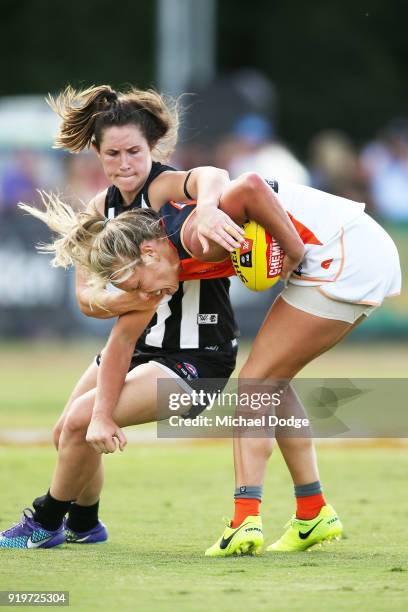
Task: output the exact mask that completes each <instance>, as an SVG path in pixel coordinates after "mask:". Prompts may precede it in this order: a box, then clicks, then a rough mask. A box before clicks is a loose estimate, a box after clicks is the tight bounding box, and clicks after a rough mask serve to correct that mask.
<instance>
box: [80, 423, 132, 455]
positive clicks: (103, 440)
mask: <svg viewBox="0 0 408 612" xmlns="http://www.w3.org/2000/svg"><path fill="white" fill-rule="evenodd" d="M86 441H87V443H88V444H89V446H91V448H93V449H94V451H96V452H97V453H99V454H103V453H106V454H107V453H114V452H115V451H116V450H117V449H118V448H119V449H120V450H121V451H123V450H124V448H125V446H126V444H127V440H126V436H125V434H124V433H123V431H122V430H121V429H120V427H118V426H117V425H116V423H115V422H114V421H113V420H112V419H111V418H109V417H102V416H97V417H92V419H91V422H90V423H89V427H88V431H87V432H86Z"/></svg>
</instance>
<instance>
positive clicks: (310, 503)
mask: <svg viewBox="0 0 408 612" xmlns="http://www.w3.org/2000/svg"><path fill="white" fill-rule="evenodd" d="M325 505H326V500H325V499H324V497H323V493H317V494H316V495H307V496H306V497H297V498H296V518H298V519H304V520H306V521H308V520H310V519H312V518H315V516H317V515H318V514H319V512H320V510H321V508H322V507H323V506H325Z"/></svg>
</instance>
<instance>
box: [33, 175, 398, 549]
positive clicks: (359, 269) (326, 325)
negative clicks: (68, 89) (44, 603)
mask: <svg viewBox="0 0 408 612" xmlns="http://www.w3.org/2000/svg"><path fill="white" fill-rule="evenodd" d="M276 193H279V194H280V200H279V199H278V197H277V196H276ZM281 202H282V204H281ZM220 206H221V208H222V209H223V210H224V212H226V213H227V214H229V216H230V217H232V218H233V219H234V220H235V222H237V223H243V222H244V221H245V220H246V219H249V218H253V219H255V220H256V221H257V222H259V223H261V224H262V225H263V226H264V227H266V228H267V229H268V231H269V232H270V233H271V234H273V235H274V236H276V237H277V238H278V240H279V242H280V243H281V244H282V246H283V248H284V249H285V250H287V252H289V253H290V259H291V261H292V264H293V265H295V264H296V262H297V261H298V260H299V259H302V262H301V267H299V268H297V270H296V273H295V275H294V276H292V277H291V282H290V286H289V287H287V288H286V289H285V290H284V291H283V293H282V295H281V297H280V298H278V300H277V301H276V302H275V304H274V305H273V306H272V308H271V311H270V313H269V314H268V316H267V318H266V320H265V322H264V324H263V326H262V328H261V330H260V332H259V334H258V335H257V338H256V340H255V342H254V346H253V348H252V350H251V353H250V355H249V357H248V360H247V363H246V364H245V366H244V368H243V369H242V371H241V374H240V378H241V381H242V382H243V384H245V381H246V380H250V381H254V380H256V381H260V382H262V381H266V380H267V381H273V380H275V381H276V387H275V388H279V387H281V386H282V385H283V384H286V385H287V382H288V381H290V380H291V378H293V376H294V375H295V374H296V373H297V372H298V371H299V370H300V369H301V367H303V365H305V364H306V363H308V362H309V361H310V360H311V359H312V358H313V357H315V356H317V355H319V354H321V353H322V352H324V351H326V350H328V349H329V348H331V346H334V344H336V343H337V342H339V341H340V340H341V339H342V338H343V337H344V336H345V335H346V334H347V333H348V332H349V331H350V330H351V329H353V327H355V326H356V325H357V324H358V323H359V322H360V321H361V320H362V319H363V318H364V317H365V316H368V315H369V314H370V312H371V311H372V309H373V308H374V307H375V306H376V305H378V304H379V303H381V301H382V300H383V299H384V297H386V296H389V295H394V294H396V293H398V292H399V288H400V270H399V261H398V254H397V251H396V249H395V245H394V244H393V242H392V240H391V239H390V238H389V236H388V235H387V234H386V233H385V232H384V230H382V228H381V227H380V226H379V225H378V224H376V223H375V222H374V221H373V220H372V219H371V218H370V217H368V216H367V215H366V214H365V213H364V211H363V206H362V205H359V204H357V203H354V202H351V201H347V200H343V199H340V198H337V197H334V196H328V195H327V194H323V193H322V192H318V191H316V190H313V189H310V188H305V187H299V186H293V185H289V184H278V183H277V182H276V181H269V185H268V184H267V182H266V181H264V180H263V179H261V178H260V177H258V176H257V175H251V174H249V175H246V176H243V177H241V178H240V179H238V180H237V181H234V182H232V183H231V186H230V187H229V188H228V189H227V190H226V191H225V193H224V194H223V196H222V198H221V204H220ZM283 206H284V207H285V208H283ZM285 209H286V210H285ZM30 212H32V213H33V214H35V215H37V216H39V217H41V218H42V219H43V220H44V221H45V222H47V223H48V225H49V226H50V227H53V228H54V229H58V228H59V232H60V234H61V235H62V236H63V237H62V238H61V240H60V241H57V242H56V243H54V245H51V247H50V248H51V249H52V250H54V251H55V252H56V257H55V264H56V265H67V264H70V263H76V264H77V265H80V266H82V267H83V268H87V269H88V270H89V272H90V273H92V274H93V275H94V284H95V287H96V290H97V289H98V287H99V286H105V285H106V283H107V282H108V281H111V282H113V283H115V284H116V285H117V286H119V287H120V288H121V289H124V290H125V291H132V290H134V289H141V290H143V291H145V292H147V293H156V292H161V293H168V294H172V293H174V291H175V290H176V287H177V281H178V278H181V279H183V278H194V277H200V276H201V277H204V276H205V275H207V278H208V277H213V276H214V275H218V276H222V275H228V274H231V263H230V260H229V259H225V255H226V252H225V251H221V250H220V247H219V246H218V245H215V244H211V245H210V248H209V250H208V252H207V253H206V254H204V253H203V248H202V245H201V244H200V241H199V239H198V234H197V223H196V218H195V214H194V213H195V207H194V206H188V205H187V206H181V207H179V206H177V205H174V204H166V205H165V206H164V207H162V209H161V211H160V217H158V216H157V215H155V214H154V213H152V212H147V211H146V212H145V211H140V212H139V211H138V212H133V213H132V212H129V213H125V214H122V215H120V216H119V217H117V218H116V219H112V220H111V221H109V220H108V221H106V220H105V219H104V218H103V216H102V215H100V214H93V215H92V214H85V215H84V214H80V215H79V216H78V217H76V218H75V217H72V214H71V213H72V211H70V209H69V208H67V207H66V206H65V205H64V204H62V203H61V202H59V201H58V200H56V199H55V198H54V199H53V198H50V199H49V200H48V202H47V212H46V213H39V212H38V211H35V210H33V209H30ZM288 220H290V221H289V222H290V224H291V225H292V228H293V227H294V228H296V230H297V231H296V234H297V237H298V239H297V240H296V239H293V235H292V232H291V231H290V229H289V226H288ZM160 221H161V222H160ZM70 224H71V229H70V231H69V232H67V231H66V230H63V231H61V228H64V227H65V228H67V227H68V226H69V225H70ZM166 238H167V239H166ZM363 254H364V255H365V256H366V257H369V259H370V262H371V264H372V266H373V268H374V269H375V274H374V273H372V272H371V271H370V270H366V265H365V262H364V261H363V262H362V259H363V257H362V255H363ZM203 260H204V261H205V260H207V261H206V263H205V264H204V265H203V264H201V265H200V264H199V262H200V261H203ZM214 262H215V263H214ZM330 268H332V270H330ZM320 270H321V271H320ZM307 283H308V284H307ZM322 285H323V286H324V287H325V288H324V289H322ZM94 290H95V289H94ZM329 296H330V297H329ZM134 316H135V315H134V314H130V315H125V316H123V317H121V318H120V319H119V321H118V323H117V324H116V326H115V328H114V330H113V332H112V334H111V337H110V339H109V342H108V345H107V347H106V351H105V353H104V356H103V359H102V363H101V368H100V378H99V380H98V388H97V390H96V393H95V392H93V394H92V396H88V397H87V398H85V400H84V399H83V400H82V402H81V403H80V405H79V406H76V407H72V408H71V410H70V412H69V414H68V416H67V418H66V420H65V424H64V428H63V434H62V438H61V452H60V453H59V460H58V464H57V469H56V473H55V475H54V480H53V483H52V487H51V495H52V497H53V498H54V499H57V500H60V499H66V498H67V497H68V498H69V499H73V498H75V497H76V495H78V492H79V491H80V490H81V487H83V486H84V483H85V482H86V481H87V479H88V480H89V479H90V478H92V474H93V473H95V472H96V471H97V469H98V465H99V458H98V455H97V454H95V453H94V454H92V450H91V449H93V450H94V451H96V453H108V452H114V451H115V450H116V447H117V444H118V446H119V447H120V448H123V446H124V444H125V442H126V440H125V437H124V435H123V433H122V432H121V430H120V427H121V426H123V425H128V424H131V423H135V422H136V416H135V409H134V407H133V406H132V403H133V404H135V400H134V398H131V397H130V393H129V394H128V395H126V393H125V391H126V385H125V387H124V388H123V389H122V387H123V382H124V379H125V374H126V372H127V369H128V366H129V361H130V359H131V355H132V349H133V346H134V342H135V339H136V337H135V334H136V333H137V331H135V330H136V327H135V326H134V325H133V324H132V317H134ZM251 384H253V383H251ZM270 384H271V383H270ZM125 400H126V401H125ZM283 408H284V409H285V410H286V411H287V410H288V409H290V410H291V414H292V413H295V414H296V415H302V414H304V412H303V409H302V407H301V405H300V403H299V400H298V398H297V397H296V395H295V393H294V392H293V390H292V389H291V388H290V387H287V388H286V396H285V402H284V405H283ZM144 414H145V416H146V418H147V419H148V420H151V419H152V418H154V415H153V414H152V413H150V414H148V415H147V414H146V413H144ZM155 416H156V417H157V415H155ZM137 422H140V421H137ZM86 432H87V433H86ZM85 435H86V440H87V441H88V444H89V447H91V449H90V448H89V447H87V446H86V444H85V441H84V438H85ZM115 438H117V440H118V442H116V440H115ZM279 445H280V447H281V449H282V451H283V453H284V456H285V458H286V461H287V464H288V467H289V469H290V471H291V474H292V477H293V479H294V482H295V492H296V498H297V513H296V517H295V518H294V519H293V520H292V521H291V524H290V527H289V529H288V531H287V532H285V534H284V535H283V536H282V538H280V540H278V542H276V543H275V544H272V545H271V546H270V547H269V549H270V550H272V551H276V550H303V549H305V548H307V547H309V546H311V545H313V544H314V543H316V542H318V541H322V540H324V539H327V538H331V537H334V536H337V535H340V534H341V530H342V528H341V524H340V521H339V519H338V517H337V515H336V513H335V511H334V509H333V508H332V507H331V506H329V505H327V504H326V503H325V499H324V497H323V495H322V492H321V487H320V482H319V478H318V473H317V467H316V463H315V461H314V453H313V447H312V442H311V440H310V437H308V436H306V437H304V438H293V437H290V436H289V437H285V436H281V437H280V438H279ZM234 451H235V467H236V485H237V490H236V494H235V500H236V512H235V516H234V519H233V521H232V523H231V524H230V525H229V526H227V527H226V530H225V531H224V534H223V536H222V537H221V538H220V540H218V541H217V542H216V544H214V545H213V546H212V547H211V548H209V549H208V550H207V552H206V554H207V555H208V556H226V555H230V554H233V553H242V552H243V553H245V552H255V551H257V550H258V549H259V548H260V546H261V545H262V525H261V520H260V517H259V503H260V499H261V495H262V482H263V478H264V473H265V467H266V462H267V459H268V457H269V454H270V452H271V439H270V438H268V437H264V438H255V439H254V438H249V437H246V436H237V437H236V438H235V439H234ZM88 457H89V458H88ZM92 458H93V461H91V459H92ZM85 465H86V467H84V466H85Z"/></svg>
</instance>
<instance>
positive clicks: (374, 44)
mask: <svg viewBox="0 0 408 612" xmlns="http://www.w3.org/2000/svg"><path fill="white" fill-rule="evenodd" d="M191 1H192V2H194V0H191ZM0 7H1V24H0V34H1V36H0V66H1V73H2V76H3V78H2V80H1V82H0V95H14V94H27V93H30V94H31V93H33V94H35V93H40V94H44V93H46V92H48V91H57V90H59V89H60V88H61V87H63V86H64V85H65V84H66V83H73V84H76V85H80V84H83V85H89V84H91V83H111V84H112V85H114V86H120V85H123V84H124V83H137V84H138V85H139V86H142V87H144V86H148V85H151V84H154V83H155V71H156V66H155V10H156V3H155V2H154V0H139V1H137V2H135V1H134V0H122V2H120V3H117V2H114V1H112V0H70V1H69V2H67V1H66V0H38V2H32V0H18V1H17V2H16V1H15V0H0ZM407 17H408V3H407V2H405V1H404V0H392V1H391V2H387V1H386V0H365V1H363V0H351V1H350V0H330V1H329V2H328V1H327V0H310V1H309V2H302V1H299V0H297V1H296V0H295V1H294V2H286V1H285V0H253V1H252V2H248V0H219V1H218V10H217V63H218V66H217V70H218V73H219V74H226V73H228V72H229V71H231V70H237V69H239V68H242V67H249V66H252V67H256V68H257V69H258V70H260V71H262V72H263V73H264V74H265V75H266V76H267V77H268V78H269V79H271V81H272V82H273V83H274V85H275V87H276V91H277V125H278V133H280V134H282V136H283V137H284V138H285V140H286V141H288V142H290V143H291V144H292V145H293V146H295V147H296V148H298V149H302V148H303V146H304V143H306V142H307V141H308V140H309V139H310V137H311V136H312V135H313V134H314V133H316V131H318V130H320V129H324V128H327V127H333V126H335V127H337V128H340V129H342V128H343V129H345V130H346V131H347V132H348V133H349V134H350V135H351V136H353V137H354V138H355V139H356V140H357V141H359V140H360V141H363V140H365V139H367V138H370V137H372V135H373V133H375V132H376V131H377V129H378V128H379V127H381V126H382V125H384V124H385V123H386V122H387V121H389V120H390V119H391V118H393V117H395V116H403V115H405V114H406V113H407V111H406V107H407V102H408V81H407V69H408V42H407V36H406V23H407Z"/></svg>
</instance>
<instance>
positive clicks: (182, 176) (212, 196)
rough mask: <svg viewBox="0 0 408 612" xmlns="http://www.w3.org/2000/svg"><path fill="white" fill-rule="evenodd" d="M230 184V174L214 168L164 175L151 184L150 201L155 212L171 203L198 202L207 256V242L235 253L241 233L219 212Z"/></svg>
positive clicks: (199, 227)
mask: <svg viewBox="0 0 408 612" xmlns="http://www.w3.org/2000/svg"><path fill="white" fill-rule="evenodd" d="M229 184H230V180H229V175H228V172H227V171H226V170H221V169H220V168H213V167H211V166H203V167H200V168H194V169H193V170H190V171H188V172H184V171H175V172H173V171H172V172H163V173H162V174H160V175H159V176H158V177H157V179H156V180H154V181H153V182H152V184H151V186H150V188H149V199H150V202H151V204H152V207H153V208H154V209H155V210H159V209H160V208H161V206H163V204H165V203H166V202H168V201H169V200H174V201H179V202H180V201H184V200H196V201H197V218H196V223H197V236H198V239H199V240H200V243H201V244H202V246H203V250H204V252H206V251H207V250H208V247H209V242H208V240H212V241H214V242H216V243H218V244H219V245H220V246H222V247H223V248H224V249H227V250H228V251H232V250H233V249H234V248H236V247H238V246H239V244H240V240H241V237H242V229H241V228H240V227H239V225H237V224H236V223H234V221H233V220H232V219H231V218H230V217H229V216H228V215H227V214H225V212H223V211H221V210H220V209H219V208H218V206H219V200H220V196H221V194H222V193H223V192H224V191H225V190H226V189H227V187H228V186H229ZM227 229H228V231H227Z"/></svg>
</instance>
